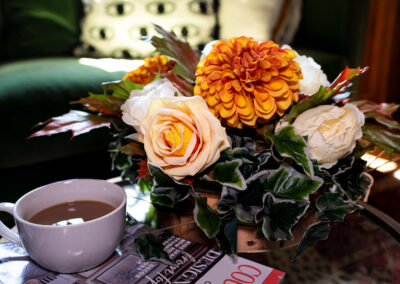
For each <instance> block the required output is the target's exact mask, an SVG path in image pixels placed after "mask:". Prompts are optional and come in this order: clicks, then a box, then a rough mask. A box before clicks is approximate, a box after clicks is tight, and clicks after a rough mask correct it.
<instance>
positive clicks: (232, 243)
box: [216, 215, 238, 255]
mask: <svg viewBox="0 0 400 284" xmlns="http://www.w3.org/2000/svg"><path fill="white" fill-rule="evenodd" d="M237 231H238V221H237V219H236V218H235V217H234V216H232V215H231V216H228V217H226V218H224V219H223V220H222V222H221V228H220V230H219V232H218V234H217V236H216V238H217V241H218V244H219V247H220V248H221V250H222V251H223V252H224V253H226V254H228V255H236V254H237Z"/></svg>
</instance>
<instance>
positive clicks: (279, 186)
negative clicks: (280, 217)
mask: <svg viewBox="0 0 400 284" xmlns="http://www.w3.org/2000/svg"><path fill="white" fill-rule="evenodd" d="M315 179H316V177H314V179H310V178H309V177H308V176H306V175H304V174H302V173H300V172H298V171H296V170H295V169H294V168H292V167H291V166H289V165H288V164H282V165H281V166H280V168H279V169H277V170H274V171H270V177H269V178H268V180H267V181H265V183H264V184H265V187H266V190H267V191H270V192H272V193H273V194H274V195H275V196H277V197H286V198H290V199H294V200H303V199H305V198H308V195H309V194H310V193H313V192H315V191H316V190H317V189H318V188H319V186H320V185H321V184H322V183H323V180H322V179H319V180H315Z"/></svg>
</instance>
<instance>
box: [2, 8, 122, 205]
mask: <svg viewBox="0 0 400 284" xmlns="http://www.w3.org/2000/svg"><path fill="white" fill-rule="evenodd" d="M81 16H82V4H81V1H80V0H63V1H56V0H34V1H31V0H16V1H7V0H1V1H0V37H1V42H2V44H1V45H0V56H1V63H0V120H1V122H2V123H1V124H2V127H1V129H2V131H1V142H0V177H1V179H0V180H1V181H0V196H1V198H0V201H15V200H16V199H17V198H18V197H19V196H21V195H22V194H24V193H25V192H27V191H29V190H31V189H33V188H35V187H37V186H40V185H42V184H46V183H49V182H53V181H56V180H60V179H68V178H77V177H92V178H109V177H111V176H115V175H117V173H113V172H112V171H111V160H110V157H109V153H108V152H107V147H108V143H109V141H110V139H111V136H110V135H109V133H108V130H107V129H99V130H94V131H92V132H91V133H90V134H88V135H83V136H80V137H77V138H75V139H71V135H70V134H60V135H55V136H51V137H38V138H32V139H29V140H28V139H27V137H28V136H30V135H31V134H32V133H33V132H34V131H35V130H37V129H36V128H33V126H34V125H35V124H36V123H38V122H40V121H44V120H46V119H48V118H50V117H52V116H57V115H61V114H63V113H66V112H68V110H69V108H70V107H71V106H70V105H69V102H70V101H74V100H77V99H79V98H82V97H85V96H87V94H88V91H91V92H94V93H96V92H102V90H101V83H102V82H106V81H113V80H118V79H121V78H122V76H123V75H124V74H125V73H126V72H124V71H115V72H109V71H106V70H104V69H102V68H99V67H96V66H91V65H90V64H87V62H86V63H85V62H82V60H81V58H75V57H73V56H72V51H73V48H74V47H75V46H76V45H77V44H78V39H79V21H80V19H81ZM89 63H90V62H89ZM95 65H96V64H95Z"/></svg>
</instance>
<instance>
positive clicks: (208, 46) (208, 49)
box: [200, 40, 218, 60]
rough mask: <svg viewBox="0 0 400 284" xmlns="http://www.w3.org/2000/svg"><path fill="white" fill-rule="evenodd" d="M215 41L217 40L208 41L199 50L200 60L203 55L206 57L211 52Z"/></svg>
mask: <svg viewBox="0 0 400 284" xmlns="http://www.w3.org/2000/svg"><path fill="white" fill-rule="evenodd" d="M216 42H218V40H212V41H210V42H208V43H207V44H206V45H205V46H204V48H203V50H202V51H201V56H200V60H202V59H203V58H204V57H206V56H207V55H208V54H209V53H210V52H211V50H212V49H213V45H214V44H215V43H216Z"/></svg>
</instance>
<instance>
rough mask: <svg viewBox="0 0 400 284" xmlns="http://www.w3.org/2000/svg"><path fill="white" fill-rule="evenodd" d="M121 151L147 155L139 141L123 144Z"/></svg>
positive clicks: (130, 154)
mask: <svg viewBox="0 0 400 284" xmlns="http://www.w3.org/2000/svg"><path fill="white" fill-rule="evenodd" d="M119 151H120V152H121V153H123V154H125V155H128V156H135V155H138V156H146V152H145V151H144V149H143V145H142V144H140V143H137V142H130V143H128V144H125V145H124V146H121V147H120V148H119Z"/></svg>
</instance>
